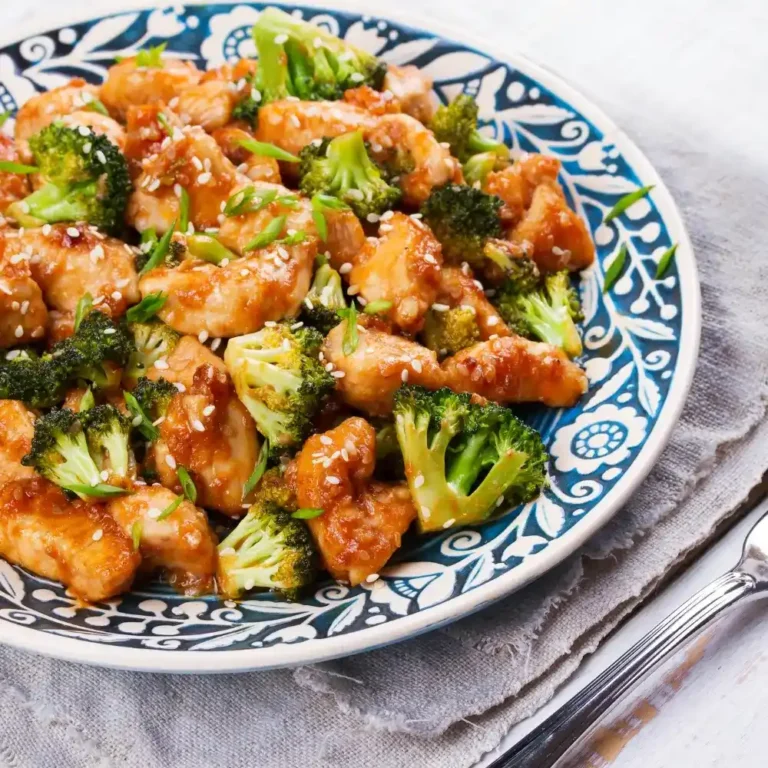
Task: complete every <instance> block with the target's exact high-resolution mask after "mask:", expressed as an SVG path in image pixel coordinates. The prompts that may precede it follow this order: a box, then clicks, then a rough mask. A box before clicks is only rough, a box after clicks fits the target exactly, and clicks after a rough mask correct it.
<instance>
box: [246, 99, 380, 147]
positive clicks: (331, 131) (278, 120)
mask: <svg viewBox="0 0 768 768" xmlns="http://www.w3.org/2000/svg"><path fill="white" fill-rule="evenodd" d="M375 125H376V118H375V117H374V116H373V115H371V114H370V113H369V112H367V111H366V110H364V109H361V108H360V107H357V106H355V105H353V104H346V103H345V102H343V101H291V100H285V101H273V102H272V103H270V104H265V105H264V106H263V107H261V109H260V110H259V127H258V129H257V131H256V138H257V139H258V140H259V141H268V142H269V143H270V144H276V145H277V146H278V147H280V148H281V149H284V150H285V151H286V152H291V153H293V154H294V155H298V154H299V152H301V150H302V149H304V147H306V146H307V145H308V144H309V143H310V142H312V141H314V140H315V139H323V138H326V137H328V138H334V137H336V136H341V135H342V134H344V133H349V132H350V131H357V130H360V129H362V130H369V129H371V128H373V127H374V126H375Z"/></svg>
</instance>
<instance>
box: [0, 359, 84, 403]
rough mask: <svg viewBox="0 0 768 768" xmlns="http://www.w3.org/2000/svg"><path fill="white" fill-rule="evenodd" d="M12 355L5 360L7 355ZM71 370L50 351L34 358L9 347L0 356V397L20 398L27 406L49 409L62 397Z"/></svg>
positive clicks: (5, 398) (4, 398) (8, 398)
mask: <svg viewBox="0 0 768 768" xmlns="http://www.w3.org/2000/svg"><path fill="white" fill-rule="evenodd" d="M13 352H18V354H13V356H12V357H11V358H10V359H9V355H11V354H12V353H13ZM70 378H71V372H70V371H69V370H68V368H67V365H66V362H65V361H64V360H60V359H59V358H56V357H52V356H51V355H50V354H47V355H43V356H41V357H38V356H37V355H36V354H34V353H31V354H30V353H29V352H28V351H27V350H13V351H12V352H8V353H6V354H5V355H3V356H2V358H0V399H3V400H21V401H22V402H24V403H26V404H27V405H28V406H30V407H31V408H49V407H50V406H52V405H55V404H56V403H59V402H61V401H62V400H63V399H64V396H65V394H66V390H67V388H68V384H69V381H70Z"/></svg>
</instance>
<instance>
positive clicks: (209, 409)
mask: <svg viewBox="0 0 768 768" xmlns="http://www.w3.org/2000/svg"><path fill="white" fill-rule="evenodd" d="M215 410H216V406H215V405H206V406H205V408H203V416H210V415H211V414H212V413H213V412H214V411H215Z"/></svg>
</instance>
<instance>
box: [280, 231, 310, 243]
mask: <svg viewBox="0 0 768 768" xmlns="http://www.w3.org/2000/svg"><path fill="white" fill-rule="evenodd" d="M306 239H307V233H306V232H305V231H304V230H303V229H300V230H299V231H298V232H294V233H293V234H292V235H288V236H287V237H283V238H282V239H280V240H276V241H275V242H277V243H281V244H282V245H298V244H299V243H303V242H304V241H305V240H306Z"/></svg>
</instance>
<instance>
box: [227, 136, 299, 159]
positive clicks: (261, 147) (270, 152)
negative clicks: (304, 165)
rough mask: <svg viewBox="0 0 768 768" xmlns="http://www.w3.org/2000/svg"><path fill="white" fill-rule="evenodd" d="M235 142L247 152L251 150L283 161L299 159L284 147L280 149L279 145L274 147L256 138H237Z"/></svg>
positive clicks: (262, 155) (255, 153) (256, 153)
mask: <svg viewBox="0 0 768 768" xmlns="http://www.w3.org/2000/svg"><path fill="white" fill-rule="evenodd" d="M236 143H237V144H239V145H240V146H241V147H242V148H243V149H247V150H248V151H249V152H252V153H253V154H254V155H259V156H261V157H272V158H274V159H275V160H282V161H283V162H285V163H300V162H301V160H300V159H299V158H298V157H296V155H292V154H291V153H290V152H286V151H285V150H284V149H280V147H276V146H275V145H274V144H267V143H266V142H264V141H256V139H250V138H248V139H238V140H237V142H236Z"/></svg>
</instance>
